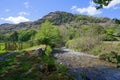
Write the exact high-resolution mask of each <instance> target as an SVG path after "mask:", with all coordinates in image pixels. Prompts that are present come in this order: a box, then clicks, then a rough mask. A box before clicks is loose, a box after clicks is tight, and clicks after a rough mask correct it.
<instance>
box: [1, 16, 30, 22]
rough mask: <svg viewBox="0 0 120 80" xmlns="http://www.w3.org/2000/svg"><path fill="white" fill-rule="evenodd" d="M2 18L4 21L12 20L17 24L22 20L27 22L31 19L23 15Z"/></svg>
mask: <svg viewBox="0 0 120 80" xmlns="http://www.w3.org/2000/svg"><path fill="white" fill-rule="evenodd" d="M0 20H3V21H9V22H12V23H14V24H17V23H20V22H27V21H30V20H29V19H27V18H25V17H23V16H18V17H12V16H10V17H8V18H0Z"/></svg>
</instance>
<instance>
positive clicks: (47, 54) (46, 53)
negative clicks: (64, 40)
mask: <svg viewBox="0 0 120 80" xmlns="http://www.w3.org/2000/svg"><path fill="white" fill-rule="evenodd" d="M51 52H52V48H51V47H50V46H49V45H48V46H47V47H46V50H45V55H46V56H50V55H51Z"/></svg>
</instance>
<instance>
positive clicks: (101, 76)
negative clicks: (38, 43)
mask: <svg viewBox="0 0 120 80" xmlns="http://www.w3.org/2000/svg"><path fill="white" fill-rule="evenodd" d="M60 50H61V51H58V52H55V53H54V56H55V57H56V58H57V61H58V62H60V63H61V64H65V65H67V66H68V67H69V72H70V73H71V74H72V75H73V76H74V77H76V79H77V80H83V79H82V78H83V77H85V78H86V79H87V80H120V70H119V69H116V68H115V66H116V65H115V64H112V63H108V62H105V61H101V60H99V59H98V56H94V55H90V54H86V53H82V52H75V51H72V50H69V49H66V48H65V47H62V48H61V49H60Z"/></svg>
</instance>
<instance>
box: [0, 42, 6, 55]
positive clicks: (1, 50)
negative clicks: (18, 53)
mask: <svg viewBox="0 0 120 80" xmlns="http://www.w3.org/2000/svg"><path fill="white" fill-rule="evenodd" d="M6 52H7V51H6V50H5V45H4V43H0V56H1V55H3V54H5V53H6Z"/></svg>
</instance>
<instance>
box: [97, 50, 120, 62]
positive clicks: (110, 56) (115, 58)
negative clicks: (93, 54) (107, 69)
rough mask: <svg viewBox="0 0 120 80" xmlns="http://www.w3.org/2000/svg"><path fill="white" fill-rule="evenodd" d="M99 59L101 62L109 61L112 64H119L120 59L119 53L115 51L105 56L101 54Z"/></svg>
mask: <svg viewBox="0 0 120 80" xmlns="http://www.w3.org/2000/svg"><path fill="white" fill-rule="evenodd" d="M99 58H100V59H101V60H105V61H108V62H112V63H118V62H119V61H118V60H119V59H118V53H117V52H115V51H111V52H110V53H104V54H101V55H100V56H99Z"/></svg>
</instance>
